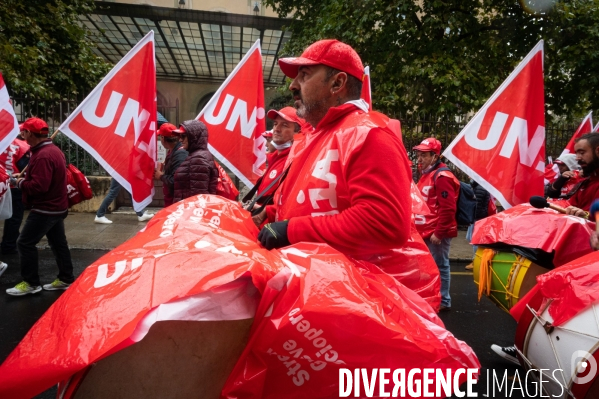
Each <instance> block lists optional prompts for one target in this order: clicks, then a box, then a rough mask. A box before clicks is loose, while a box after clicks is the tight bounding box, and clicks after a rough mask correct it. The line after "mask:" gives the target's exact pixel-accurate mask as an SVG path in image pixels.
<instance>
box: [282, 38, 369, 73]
mask: <svg viewBox="0 0 599 399" xmlns="http://www.w3.org/2000/svg"><path fill="white" fill-rule="evenodd" d="M319 64H323V65H326V66H330V67H331V68H335V69H338V70H340V71H343V72H345V73H347V74H350V75H352V76H354V77H356V78H358V79H360V80H362V78H363V77H364V65H362V60H360V56H359V55H358V53H356V51H355V50H354V49H353V48H351V46H349V45H347V44H345V43H342V42H340V41H338V40H334V39H327V40H319V41H317V42H314V43H312V44H311V45H310V46H308V48H307V49H305V50H304V52H303V53H302V55H301V56H299V57H287V58H281V59H279V66H280V67H281V71H283V73H284V74H285V75H286V76H289V77H290V78H292V79H294V78H295V77H296V76H297V73H298V70H299V67H300V66H304V65H319Z"/></svg>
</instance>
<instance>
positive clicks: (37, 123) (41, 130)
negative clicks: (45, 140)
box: [21, 118, 50, 135]
mask: <svg viewBox="0 0 599 399" xmlns="http://www.w3.org/2000/svg"><path fill="white" fill-rule="evenodd" d="M21 130H28V131H30V132H31V133H35V134H42V135H45V134H48V133H49V131H50V129H48V124H47V123H46V122H44V121H43V120H42V119H40V118H29V119H27V120H26V121H25V122H23V124H22V125H21Z"/></svg>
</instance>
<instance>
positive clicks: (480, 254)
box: [473, 246, 548, 312]
mask: <svg viewBox="0 0 599 399" xmlns="http://www.w3.org/2000/svg"><path fill="white" fill-rule="evenodd" d="M473 266H474V269H473V272H474V282H475V283H476V285H478V286H479V290H478V292H479V300H480V296H481V294H482V293H484V294H485V295H487V296H488V297H489V299H491V300H492V301H493V302H495V304H496V305H497V306H499V307H500V308H501V309H503V310H505V311H506V312H509V310H510V309H511V308H512V306H514V305H515V304H516V303H517V302H518V300H519V299H520V298H521V297H523V296H524V295H526V293H528V291H530V290H531V289H532V287H534V286H535V284H536V283H537V276H538V275H540V274H543V273H545V272H547V271H548V270H547V269H545V268H543V267H541V266H539V265H537V264H535V263H533V262H531V261H530V260H529V259H526V258H525V257H523V256H522V255H518V254H515V253H513V252H501V251H495V250H492V249H489V248H484V247H482V246H479V247H478V250H477V251H476V255H475V257H474V261H473ZM481 277H482V278H483V281H482V286H481V284H480V283H481Z"/></svg>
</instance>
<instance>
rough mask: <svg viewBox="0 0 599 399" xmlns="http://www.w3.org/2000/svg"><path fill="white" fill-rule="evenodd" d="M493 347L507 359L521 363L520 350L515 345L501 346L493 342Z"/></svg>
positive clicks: (494, 350)
mask: <svg viewBox="0 0 599 399" xmlns="http://www.w3.org/2000/svg"><path fill="white" fill-rule="evenodd" d="M491 349H492V350H493V352H495V353H497V354H498V355H499V356H501V357H502V358H504V359H505V360H509V361H510V362H512V363H515V364H517V365H518V366H519V365H520V360H518V351H517V350H516V347H515V346H499V345H495V344H493V345H491Z"/></svg>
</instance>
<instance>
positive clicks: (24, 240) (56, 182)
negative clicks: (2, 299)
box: [6, 118, 75, 296]
mask: <svg viewBox="0 0 599 399" xmlns="http://www.w3.org/2000/svg"><path fill="white" fill-rule="evenodd" d="M48 133H49V129H48V125H47V124H46V122H44V121H43V120H41V119H39V118H29V119H27V120H26V121H25V123H23V127H22V134H23V138H24V139H25V140H26V141H27V144H29V145H30V146H31V158H30V160H29V166H28V167H27V172H26V175H25V178H19V179H15V178H14V177H13V178H11V183H13V184H15V185H16V186H17V187H18V188H19V189H21V191H22V192H23V202H24V203H25V204H26V205H27V206H29V207H30V208H31V212H30V213H29V216H28V217H27V220H26V221H25V226H24V227H23V230H22V231H21V234H20V236H19V239H18V240H17V248H18V250H19V257H20V261H21V276H22V277H23V281H22V282H21V283H19V284H17V285H16V286H15V287H14V288H9V289H7V290H6V293H7V294H9V295H13V296H22V295H27V294H35V293H37V292H40V291H41V290H42V287H41V285H40V279H39V274H38V267H39V265H38V254H37V248H36V245H37V243H39V242H40V240H41V239H42V237H43V236H46V237H47V238H48V244H50V247H51V248H52V253H53V254H54V257H55V258H56V264H57V265H58V270H59V272H58V277H57V278H56V280H54V281H53V282H52V283H50V284H46V285H44V286H43V288H44V289H45V290H64V289H67V288H68V287H69V285H70V284H71V283H72V282H73V281H75V277H74V276H73V263H72V262H71V252H70V251H69V246H68V243H67V237H66V235H65V231H64V218H66V217H67V214H68V208H69V201H68V198H67V168H66V161H65V157H64V154H63V153H62V151H60V149H59V148H58V147H56V146H55V145H54V144H52V140H51V139H49V138H48Z"/></svg>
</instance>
